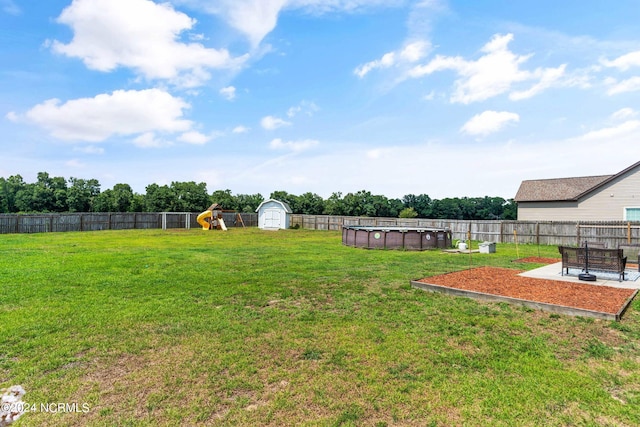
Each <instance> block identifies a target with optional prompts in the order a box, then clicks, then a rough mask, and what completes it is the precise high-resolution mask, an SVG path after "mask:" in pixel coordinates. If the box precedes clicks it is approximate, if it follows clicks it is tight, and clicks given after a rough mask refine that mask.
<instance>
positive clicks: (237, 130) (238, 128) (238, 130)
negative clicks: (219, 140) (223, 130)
mask: <svg viewBox="0 0 640 427" xmlns="http://www.w3.org/2000/svg"><path fill="white" fill-rule="evenodd" d="M249 130H250V129H249V128H248V127H246V126H242V125H240V126H236V127H234V128H233V130H232V131H231V132H232V133H247V132H249Z"/></svg>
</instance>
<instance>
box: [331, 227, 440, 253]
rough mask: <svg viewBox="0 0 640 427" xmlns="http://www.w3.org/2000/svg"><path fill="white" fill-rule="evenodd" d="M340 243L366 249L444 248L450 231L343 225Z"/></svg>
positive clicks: (416, 249) (413, 249)
mask: <svg viewBox="0 0 640 427" xmlns="http://www.w3.org/2000/svg"><path fill="white" fill-rule="evenodd" d="M342 244H343V245H345V246H354V247H357V248H367V249H407V250H412V251H422V250H425V249H434V248H442V249H446V248H450V247H451V231H450V230H448V229H445V228H418V227H416V228H413V227H360V226H344V227H342Z"/></svg>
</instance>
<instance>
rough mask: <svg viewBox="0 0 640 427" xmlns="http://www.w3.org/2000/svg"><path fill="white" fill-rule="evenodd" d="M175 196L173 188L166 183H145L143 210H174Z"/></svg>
mask: <svg viewBox="0 0 640 427" xmlns="http://www.w3.org/2000/svg"><path fill="white" fill-rule="evenodd" d="M176 198H177V197H176V194H175V192H174V190H173V189H172V188H170V187H168V186H166V185H162V186H160V185H158V184H150V185H147V187H146V195H145V198H144V204H145V210H146V211H147V212H171V211H174V209H173V206H174V202H175V200H176ZM207 207H208V206H207ZM203 210H204V209H203Z"/></svg>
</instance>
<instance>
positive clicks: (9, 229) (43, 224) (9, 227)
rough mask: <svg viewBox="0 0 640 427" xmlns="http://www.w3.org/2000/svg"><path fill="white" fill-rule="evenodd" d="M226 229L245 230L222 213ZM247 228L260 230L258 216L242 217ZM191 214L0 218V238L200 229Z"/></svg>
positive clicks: (19, 215)
mask: <svg viewBox="0 0 640 427" xmlns="http://www.w3.org/2000/svg"><path fill="white" fill-rule="evenodd" d="M222 215H223V218H224V221H225V224H226V225H227V227H242V224H239V223H236V214H235V213H223V214H222ZM240 215H241V216H242V220H243V222H244V224H245V226H247V227H257V225H258V215H257V214H255V213H243V214H240ZM197 216H198V213H192V212H124V213H98V212H90V213H86V212H84V213H80V212H77V213H63V214H58V213H56V214H24V215H22V214H0V234H8V233H45V232H61V231H100V230H130V229H131V230H133V229H153V228H162V229H167V228H191V227H194V228H197V227H200V225H199V224H198V223H197V221H196V218H197Z"/></svg>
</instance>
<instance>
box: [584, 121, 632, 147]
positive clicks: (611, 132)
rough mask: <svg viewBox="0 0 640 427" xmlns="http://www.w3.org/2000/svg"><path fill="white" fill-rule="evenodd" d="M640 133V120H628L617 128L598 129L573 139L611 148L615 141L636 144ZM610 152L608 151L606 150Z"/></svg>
mask: <svg viewBox="0 0 640 427" xmlns="http://www.w3.org/2000/svg"><path fill="white" fill-rule="evenodd" d="M639 131H640V120H627V121H625V122H623V123H620V124H619V125H617V126H611V127H608V128H602V129H597V130H594V131H590V132H587V133H585V134H584V135H581V136H579V137H576V138H573V139H572V140H573V141H579V142H590V143H593V142H598V143H600V144H602V145H601V147H609V146H610V145H611V144H612V142H613V141H629V142H630V143H631V142H632V141H633V144H635V143H636V141H637V138H638V136H639V135H638V133H639ZM605 151H608V150H605Z"/></svg>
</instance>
